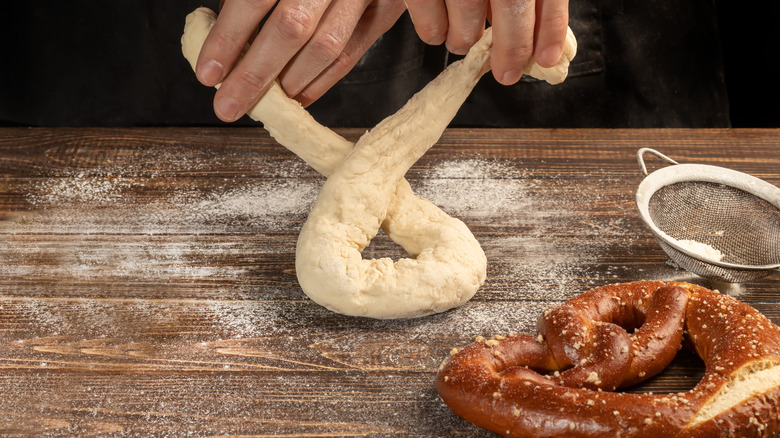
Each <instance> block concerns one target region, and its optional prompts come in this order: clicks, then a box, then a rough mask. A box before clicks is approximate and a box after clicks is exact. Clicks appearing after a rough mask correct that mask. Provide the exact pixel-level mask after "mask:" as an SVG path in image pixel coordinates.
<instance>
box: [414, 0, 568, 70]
mask: <svg viewBox="0 0 780 438" xmlns="http://www.w3.org/2000/svg"><path fill="white" fill-rule="evenodd" d="M406 6H407V8H408V9H409V15H411V17H412V21H413V22H414V28H415V30H416V31H417V34H418V35H419V36H420V38H421V39H422V40H423V41H425V42H426V43H428V44H432V45H438V44H441V43H446V46H447V49H448V50H449V51H450V52H452V53H455V54H457V55H465V54H466V52H468V49H469V48H470V47H471V46H473V45H474V44H475V43H476V42H477V41H478V40H479V38H480V37H481V36H482V33H483V32H484V30H485V20H488V21H490V23H491V25H492V26H493V49H492V52H491V55H490V67H491V70H492V71H493V76H494V77H495V78H496V80H497V81H499V82H500V83H502V84H504V85H511V84H514V83H515V82H517V81H518V80H520V77H521V76H522V73H523V66H524V65H525V63H526V61H527V60H528V59H529V58H530V57H531V56H533V57H534V59H535V60H536V62H537V64H539V65H541V66H542V67H552V66H553V65H555V63H556V62H558V59H559V58H560V57H561V53H562V50H563V44H564V41H565V40H566V28H567V26H568V23H569V3H568V0H406Z"/></svg>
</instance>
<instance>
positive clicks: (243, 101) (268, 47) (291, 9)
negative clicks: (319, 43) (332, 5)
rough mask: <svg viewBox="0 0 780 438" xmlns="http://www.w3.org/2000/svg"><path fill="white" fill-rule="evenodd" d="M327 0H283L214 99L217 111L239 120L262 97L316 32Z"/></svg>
mask: <svg viewBox="0 0 780 438" xmlns="http://www.w3.org/2000/svg"><path fill="white" fill-rule="evenodd" d="M328 3H329V1H328V0H308V1H300V0H281V1H280V2H279V3H278V4H277V5H276V8H275V9H274V11H273V12H272V13H271V14H270V16H269V17H268V19H267V20H266V22H265V24H264V25H263V27H262V29H260V33H259V34H258V35H257V37H256V38H255V40H254V42H253V43H252V45H251V46H250V47H249V50H248V51H247V53H246V55H245V56H244V58H243V59H242V60H241V62H239V63H238V65H236V67H235V68H234V69H233V71H231V72H230V75H228V77H227V78H226V79H225V80H224V82H222V86H221V87H220V89H219V90H218V91H217V93H216V95H215V97H214V112H215V113H216V114H217V117H219V118H220V119H222V120H223V121H226V122H232V121H235V120H237V119H238V118H239V117H241V116H242V115H243V114H245V113H246V112H247V111H248V110H249V108H251V107H252V105H254V104H255V103H256V102H257V101H258V100H259V99H260V97H262V95H263V93H265V91H266V90H267V89H268V87H269V86H270V85H271V83H272V82H273V80H274V79H275V78H276V77H277V76H278V75H279V73H280V72H281V71H282V69H283V68H284V66H285V65H287V63H288V62H289V61H290V59H292V57H293V56H294V55H295V54H296V53H297V52H298V50H300V48H301V47H303V45H304V44H305V43H306V41H307V40H308V39H309V38H310V37H311V35H312V34H313V33H314V29H315V28H316V26H317V23H318V22H319V20H320V18H321V17H322V14H323V13H324V12H325V9H326V8H327V5H328Z"/></svg>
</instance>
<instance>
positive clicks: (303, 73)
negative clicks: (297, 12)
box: [279, 0, 368, 96]
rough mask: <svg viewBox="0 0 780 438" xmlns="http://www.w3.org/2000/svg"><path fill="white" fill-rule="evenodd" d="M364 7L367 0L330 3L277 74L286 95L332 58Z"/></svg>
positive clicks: (312, 77) (292, 94) (345, 41)
mask: <svg viewBox="0 0 780 438" xmlns="http://www.w3.org/2000/svg"><path fill="white" fill-rule="evenodd" d="M367 6H368V1H367V0H336V1H334V2H332V3H331V4H330V6H329V7H328V9H327V10H326V11H325V13H324V14H323V16H322V20H320V24H319V26H318V27H317V29H316V30H315V31H314V34H313V35H312V37H311V39H309V41H307V42H306V44H305V45H304V46H303V48H302V49H301V50H300V51H299V52H298V54H297V55H295V57H293V59H292V60H291V61H290V63H289V64H287V66H286V67H285V68H284V70H283V71H282V73H281V74H280V75H279V83H280V84H281V86H282V89H284V91H285V92H286V93H287V95H289V96H295V95H297V94H298V93H300V92H301V90H303V88H304V87H305V86H306V85H308V84H309V83H310V82H311V81H313V80H314V79H315V78H316V77H317V76H319V74H320V73H322V71H323V70H325V69H326V68H327V67H328V66H329V65H330V64H332V63H333V61H335V60H336V58H337V57H338V56H339V55H340V54H341V52H342V51H343V50H344V46H346V44H347V42H348V41H349V39H350V37H351V36H352V32H353V31H354V30H355V26H357V23H358V21H360V17H361V16H362V15H363V12H364V11H365V10H366V7H367Z"/></svg>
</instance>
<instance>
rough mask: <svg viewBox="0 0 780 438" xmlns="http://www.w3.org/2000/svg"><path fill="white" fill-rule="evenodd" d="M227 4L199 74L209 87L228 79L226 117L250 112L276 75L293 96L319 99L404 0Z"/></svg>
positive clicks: (221, 104)
mask: <svg viewBox="0 0 780 438" xmlns="http://www.w3.org/2000/svg"><path fill="white" fill-rule="evenodd" d="M223 3H224V7H222V9H221V11H220V14H219V17H218V18H217V22H216V24H215V25H214V28H213V29H212V30H211V32H210V33H209V36H208V38H207V39H206V41H205V43H204V44H203V49H202V50H201V52H200V56H199V57H198V63H197V67H196V73H197V77H198V80H200V82H201V83H203V84H204V85H208V86H214V85H217V84H218V83H220V82H222V85H221V86H220V88H219V90H217V93H216V95H215V96H214V112H215V113H216V115H217V117H219V118H220V119H222V120H223V121H226V122H232V121H235V120H237V119H238V118H240V117H241V116H242V115H244V114H245V113H246V112H247V111H248V110H249V108H251V107H252V105H254V104H255V103H256V102H257V101H258V100H259V99H260V97H262V96H263V94H264V93H265V91H266V90H267V89H268V87H270V85H271V83H272V82H273V81H274V79H276V78H277V77H278V78H279V83H280V84H281V86H282V89H284V91H285V92H286V93H287V95H288V96H290V97H294V98H295V99H296V100H298V101H300V102H301V103H302V104H303V105H308V104H310V103H312V102H314V101H315V100H317V99H318V98H319V97H321V96H322V95H323V94H325V92H326V91H327V90H328V89H330V87H332V86H333V84H335V83H336V82H337V81H338V80H339V79H341V78H342V77H343V76H344V75H346V74H347V73H348V72H349V70H351V69H352V67H354V66H355V64H356V63H357V62H358V60H360V57H361V56H362V55H363V54H364V53H365V52H366V50H368V48H369V47H370V46H371V44H373V43H374V41H376V39H377V38H379V36H380V35H382V34H383V33H384V32H386V31H387V30H388V29H390V27H391V26H392V25H393V24H394V23H395V22H396V21H397V20H398V18H399V17H400V16H401V14H402V13H403V11H404V4H403V2H402V1H401V0H280V1H279V2H278V4H276V3H277V2H276V1H275V0H225V1H224V2H223ZM275 4H276V6H275V8H274V5H275ZM272 8H273V10H272ZM269 11H270V12H269ZM266 15H268V17H267V19H266V22H265V23H264V24H263V27H262V28H261V29H260V31H259V33H258V32H257V27H258V25H259V24H260V22H261V20H263V18H264V17H266ZM256 33H257V35H256V36H255V34H256ZM253 37H254V39H253ZM247 44H249V47H248V49H247V51H246V54H245V55H244V57H243V58H242V59H241V60H240V61H238V59H239V57H240V55H241V53H242V51H243V50H244V48H245V47H246V46H247Z"/></svg>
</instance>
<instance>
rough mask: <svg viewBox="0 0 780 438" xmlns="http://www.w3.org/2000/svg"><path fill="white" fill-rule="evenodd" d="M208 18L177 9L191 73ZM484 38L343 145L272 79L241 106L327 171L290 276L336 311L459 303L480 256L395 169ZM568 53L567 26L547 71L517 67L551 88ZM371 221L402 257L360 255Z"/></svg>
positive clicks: (487, 40) (447, 106) (441, 108)
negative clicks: (558, 55)
mask: <svg viewBox="0 0 780 438" xmlns="http://www.w3.org/2000/svg"><path fill="white" fill-rule="evenodd" d="M215 19H216V15H215V14H214V13H213V12H212V11H211V10H209V9H206V8H199V9H197V10H196V11H194V12H192V13H191V14H190V15H189V16H187V23H186V25H185V29H184V35H183V36H182V52H183V53H184V56H185V57H186V58H187V59H188V60H189V61H190V63H191V65H192V67H193V69H194V68H195V63H196V62H197V59H198V54H199V53H200V49H201V46H202V45H203V41H204V40H205V39H206V36H207V35H208V32H209V31H210V30H211V27H212V26H213V24H214V21H215ZM491 43H492V35H491V31H490V29H488V30H487V31H486V32H485V35H484V36H483V38H482V39H481V40H480V42H479V43H477V45H475V46H474V47H473V48H472V49H471V51H470V52H469V54H468V55H467V56H466V58H465V59H464V60H463V61H460V62H456V63H454V64H452V65H451V66H450V67H449V68H447V69H446V70H445V71H444V72H442V74H441V75H439V77H437V78H436V79H434V80H433V81H432V82H431V83H430V84H428V85H427V86H426V87H425V88H424V89H423V90H422V91H420V92H419V93H418V94H417V95H415V96H414V97H412V99H411V100H410V101H409V102H408V103H407V104H406V105H405V106H404V107H403V108H401V109H400V110H399V111H398V112H397V113H396V114H394V115H392V116H390V117H388V118H386V119H385V120H383V121H382V122H381V123H379V124H378V125H377V126H376V127H375V128H374V129H372V130H370V131H369V132H367V133H365V134H364V135H363V136H362V137H361V138H360V139H359V140H358V142H357V144H355V145H353V144H352V143H351V142H349V141H347V140H346V139H344V138H343V137H341V136H339V135H338V134H336V133H334V132H333V131H331V130H329V129H328V128H326V127H324V126H322V125H320V124H318V123H317V122H316V121H315V120H314V119H313V118H312V117H311V115H309V113H308V112H306V110H304V109H303V108H302V107H301V106H300V104H299V103H298V102H296V101H294V100H292V99H290V98H288V97H287V96H286V95H285V94H284V92H283V91H282V89H281V87H280V86H279V85H278V83H274V84H273V85H272V86H271V88H270V89H269V90H268V92H266V94H265V95H264V96H263V97H262V98H261V99H260V101H259V102H258V103H257V104H256V105H255V106H254V107H253V108H252V109H251V110H250V111H249V112H248V115H249V116H250V117H251V118H253V119H254V120H258V121H261V122H263V125H264V126H265V128H266V129H267V130H268V132H269V133H270V134H271V135H272V136H273V137H274V139H276V140H277V141H278V142H279V143H280V144H282V145H283V146H285V147H287V148H288V149H290V150H291V151H292V152H294V153H295V154H296V155H298V156H299V157H301V158H303V159H304V161H306V162H307V163H308V164H309V165H311V166H312V167H313V168H314V169H315V170H317V171H318V172H320V173H322V174H323V175H325V176H327V177H328V179H327V181H326V182H325V184H324V186H323V188H322V191H321V192H320V194H319V197H318V198H317V202H316V204H315V205H314V207H313V208H312V211H311V213H310V215H309V218H308V220H307V221H306V223H305V224H304V226H303V229H302V230H301V234H300V236H299V238H298V245H297V250H296V262H295V267H296V272H297V275H298V282H299V283H300V285H301V288H302V289H303V291H304V292H305V293H306V294H307V295H308V296H309V297H310V298H311V299H313V300H314V301H315V302H317V303H319V304H321V305H323V306H325V307H327V308H328V309H330V310H333V311H335V312H338V313H343V314H347V315H356V316H367V317H373V318H408V317H417V316H423V315H429V314H432V313H437V312H443V311H445V310H448V309H451V308H453V307H457V306H460V305H462V304H463V303H465V302H466V301H468V300H469V299H470V298H471V297H472V296H473V295H474V293H476V291H477V289H479V287H480V286H481V285H482V282H483V281H484V280H485V271H486V264H487V260H486V258H485V254H484V252H483V251H482V248H481V247H480V245H479V243H478V242H477V240H476V239H475V238H474V236H473V234H472V233H471V232H470V231H469V229H468V228H467V227H466V225H465V224H464V223H463V222H461V221H460V220H458V219H455V218H452V217H450V216H448V215H447V214H446V213H444V212H443V211H442V210H440V209H439V208H438V207H436V206H435V205H433V204H431V203H430V202H429V201H427V200H425V199H422V198H419V197H417V196H415V195H414V193H412V190H411V187H410V186H409V183H408V182H407V181H406V180H405V179H404V178H403V176H404V174H405V173H406V171H407V170H408V169H409V167H411V166H412V164H414V163H415V162H416V161H417V160H418V159H419V158H420V157H421V156H422V155H423V154H424V153H425V152H426V151H427V150H428V149H429V148H430V147H431V146H433V144H435V143H436V142H437V141H438V139H439V137H440V136H441V134H442V132H443V131H444V129H445V128H446V127H447V125H448V124H449V122H450V121H451V120H452V118H453V117H454V116H455V113H456V112H457V111H458V109H459V108H460V105H461V104H462V103H463V101H464V100H465V99H466V97H467V96H468V95H469V93H470V92H471V90H472V88H473V87H474V85H475V84H476V83H477V81H478V80H479V78H480V77H481V76H482V75H483V74H484V73H485V72H486V71H487V70H488V69H489V59H490V46H491ZM575 52H576V41H575V40H574V37H573V35H572V34H571V30H569V35H568V38H567V43H566V47H565V48H564V55H563V56H562V58H561V61H560V62H559V64H558V65H557V66H555V67H553V68H550V69H541V68H540V67H538V66H537V65H536V64H535V63H533V62H529V64H528V65H526V72H531V74H534V76H536V77H539V78H541V79H545V80H548V82H551V83H559V82H561V81H563V79H564V78H565V77H566V73H567V71H568V65H569V61H570V60H571V58H572V57H573V56H574V54H575ZM353 146H354V147H353ZM380 226H381V227H382V229H383V230H384V231H385V232H386V233H387V235H388V236H389V237H390V238H391V239H393V241H395V242H396V243H398V244H399V245H401V246H402V247H403V248H404V249H405V250H406V251H407V252H408V253H409V254H410V256H411V258H403V259H400V260H398V261H397V262H393V261H392V260H391V259H388V258H382V259H372V260H365V259H363V258H362V257H361V251H362V250H363V249H364V248H365V247H366V246H367V245H368V243H369V242H370V240H371V239H372V238H373V237H374V236H375V235H376V233H377V231H378V229H379V227H380Z"/></svg>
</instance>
